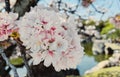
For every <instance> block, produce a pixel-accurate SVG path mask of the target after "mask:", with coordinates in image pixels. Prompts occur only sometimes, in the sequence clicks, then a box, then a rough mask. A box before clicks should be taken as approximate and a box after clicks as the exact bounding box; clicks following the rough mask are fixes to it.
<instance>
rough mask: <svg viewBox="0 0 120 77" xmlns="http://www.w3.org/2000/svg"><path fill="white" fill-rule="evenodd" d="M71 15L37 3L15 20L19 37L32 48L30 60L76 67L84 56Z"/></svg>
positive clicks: (64, 68)
mask: <svg viewBox="0 0 120 77" xmlns="http://www.w3.org/2000/svg"><path fill="white" fill-rule="evenodd" d="M72 22H73V21H71V19H65V18H64V17H63V16H61V14H59V13H57V12H55V11H54V10H51V9H49V8H44V7H42V8H41V7H40V6H36V7H34V8H31V11H30V12H29V13H26V14H25V15H24V16H23V17H22V18H20V20H19V21H18V26H19V33H20V39H21V41H22V42H23V45H24V46H26V48H27V49H30V50H31V52H32V53H31V54H30V55H31V56H32V58H33V64H34V65H37V64H39V63H40V62H42V61H44V65H45V66H47V67H48V66H50V65H53V67H54V68H55V70H56V71H60V70H66V69H69V68H76V66H77V64H78V63H79V62H80V60H81V57H82V56H83V47H82V46H81V45H80V38H79V36H78V35H77V31H76V30H75V26H76V25H75V24H74V23H72Z"/></svg>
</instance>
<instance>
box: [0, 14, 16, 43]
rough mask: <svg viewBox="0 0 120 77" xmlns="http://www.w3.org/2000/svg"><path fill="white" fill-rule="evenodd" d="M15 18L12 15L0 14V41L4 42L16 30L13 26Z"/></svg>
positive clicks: (14, 15)
mask: <svg viewBox="0 0 120 77" xmlns="http://www.w3.org/2000/svg"><path fill="white" fill-rule="evenodd" d="M17 16H18V15H17V14H14V13H9V14H8V13H0V41H4V40H6V39H7V38H8V36H9V35H10V34H11V33H12V32H13V31H15V30H17V28H16V25H15V20H16V19H17Z"/></svg>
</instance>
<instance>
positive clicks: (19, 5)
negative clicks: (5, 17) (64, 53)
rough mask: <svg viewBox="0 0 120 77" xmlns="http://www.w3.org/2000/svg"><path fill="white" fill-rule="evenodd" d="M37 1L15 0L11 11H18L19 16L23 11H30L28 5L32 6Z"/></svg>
mask: <svg viewBox="0 0 120 77" xmlns="http://www.w3.org/2000/svg"><path fill="white" fill-rule="evenodd" d="M37 2H38V0H17V2H16V4H15V6H14V7H13V8H12V11H13V12H16V13H18V14H19V17H20V16H23V15H24V14H25V12H28V11H30V7H34V6H35V5H36V4H37Z"/></svg>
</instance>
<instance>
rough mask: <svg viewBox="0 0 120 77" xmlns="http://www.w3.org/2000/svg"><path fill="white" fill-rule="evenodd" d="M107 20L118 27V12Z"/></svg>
mask: <svg viewBox="0 0 120 77" xmlns="http://www.w3.org/2000/svg"><path fill="white" fill-rule="evenodd" d="M109 20H110V22H111V23H113V24H114V25H115V27H116V28H117V29H120V14H118V15H116V16H115V17H113V18H110V19H109Z"/></svg>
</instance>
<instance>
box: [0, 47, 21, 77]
mask: <svg viewBox="0 0 120 77" xmlns="http://www.w3.org/2000/svg"><path fill="white" fill-rule="evenodd" d="M0 54H1V56H2V57H3V59H4V60H5V62H6V64H7V65H8V66H9V67H10V68H11V69H12V70H13V72H14V77H19V75H18V73H17V70H16V68H15V67H14V66H13V65H12V64H11V63H10V62H9V60H8V58H7V57H6V55H5V53H4V52H3V49H2V48H0Z"/></svg>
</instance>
